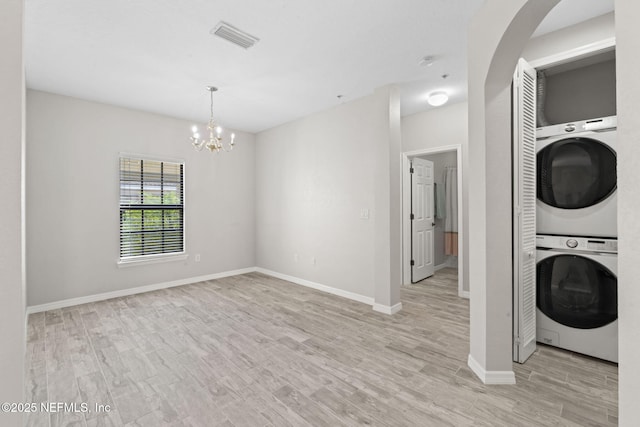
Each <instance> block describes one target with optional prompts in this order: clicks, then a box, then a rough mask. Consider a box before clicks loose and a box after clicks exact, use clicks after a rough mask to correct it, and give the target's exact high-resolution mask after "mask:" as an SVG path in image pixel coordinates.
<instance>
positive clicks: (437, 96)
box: [427, 90, 449, 107]
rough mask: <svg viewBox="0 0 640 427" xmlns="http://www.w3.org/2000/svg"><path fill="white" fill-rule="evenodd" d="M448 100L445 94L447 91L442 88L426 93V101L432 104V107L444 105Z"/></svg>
mask: <svg viewBox="0 0 640 427" xmlns="http://www.w3.org/2000/svg"><path fill="white" fill-rule="evenodd" d="M448 100H449V95H447V92H445V91H442V90H439V91H436V92H431V93H430V94H429V95H427V102H428V103H429V105H432V106H434V107H439V106H441V105H444V104H446V103H447V101H448Z"/></svg>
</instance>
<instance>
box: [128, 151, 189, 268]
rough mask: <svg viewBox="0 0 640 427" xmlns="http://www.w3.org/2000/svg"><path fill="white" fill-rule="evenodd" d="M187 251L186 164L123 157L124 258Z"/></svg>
mask: <svg viewBox="0 0 640 427" xmlns="http://www.w3.org/2000/svg"><path fill="white" fill-rule="evenodd" d="M183 251H184V164H183V163H172V162H166V161H158V160H145V159H139V158H129V157H120V259H125V258H131V257H139V256H145V255H159V254H171V253H179V252H183Z"/></svg>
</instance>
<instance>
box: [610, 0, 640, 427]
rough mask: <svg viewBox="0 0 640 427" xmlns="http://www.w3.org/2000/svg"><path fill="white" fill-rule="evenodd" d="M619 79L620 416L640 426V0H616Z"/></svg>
mask: <svg viewBox="0 0 640 427" xmlns="http://www.w3.org/2000/svg"><path fill="white" fill-rule="evenodd" d="M615 7H616V42H617V49H616V55H617V56H616V61H617V67H616V69H617V71H616V73H617V81H618V93H617V103H618V148H617V151H618V251H619V255H618V318H619V321H620V322H619V330H618V342H619V344H618V346H619V353H618V354H619V360H620V364H619V377H620V382H619V389H618V390H619V393H618V395H619V408H620V413H619V419H620V425H621V426H636V425H638V420H639V419H640V405H638V396H639V395H640V369H638V357H639V356H640V327H638V326H639V325H640V286H638V284H639V280H638V278H639V277H640V263H639V262H638V260H640V245H638V242H640V222H639V221H638V212H639V210H640V191H639V190H638V170H640V145H639V144H638V142H639V141H640V111H639V110H638V100H640V85H639V84H638V70H639V69H640V57H639V56H638V52H640V26H638V20H637V18H638V16H640V4H639V3H638V2H637V1H636V0H616V3H615Z"/></svg>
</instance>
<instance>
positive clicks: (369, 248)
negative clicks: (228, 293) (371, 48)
mask: <svg viewBox="0 0 640 427" xmlns="http://www.w3.org/2000/svg"><path fill="white" fill-rule="evenodd" d="M375 98H376V97H375V96H373V95H372V96H368V97H365V98H362V99H359V100H356V101H352V102H348V103H345V104H342V105H340V106H337V107H335V108H333V109H330V110H327V111H324V112H321V113H317V114H313V115H311V116H308V117H305V118H303V119H300V120H296V121H294V122H291V123H288V124H285V125H282V126H278V127H276V128H273V129H270V130H267V131H265V132H261V133H259V134H257V136H256V158H257V164H256V182H257V203H256V209H257V212H256V222H257V240H256V245H257V246H256V258H257V265H258V266H259V267H262V268H266V269H269V270H272V271H276V272H278V273H282V274H287V275H290V276H294V277H298V278H301V279H306V280H310V281H313V282H316V283H320V284H323V285H326V286H331V287H334V288H337V289H341V290H345V291H348V292H353V293H355V294H359V295H362V296H365V297H369V298H373V297H374V222H375V220H376V212H374V203H375V199H374V174H375V168H374V167H375V156H374V152H373V149H372V141H374V140H375V139H376V138H379V137H380V133H381V132H384V127H382V128H381V127H380V125H381V124H382V122H383V120H380V121H379V122H377V121H376V120H374V119H373V118H374V117H376V116H377V115H378V114H377V110H378V108H379V107H378V105H377V102H376V99H375ZM381 119H382V117H381ZM362 209H368V210H369V213H370V218H369V219H361V218H360V211H361V210H362ZM314 259H315V264H314V262H313V260H314Z"/></svg>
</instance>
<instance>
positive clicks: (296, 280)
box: [254, 267, 374, 305]
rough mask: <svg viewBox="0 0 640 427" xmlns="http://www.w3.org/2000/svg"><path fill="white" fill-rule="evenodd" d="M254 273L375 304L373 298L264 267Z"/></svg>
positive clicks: (257, 268)
mask: <svg viewBox="0 0 640 427" xmlns="http://www.w3.org/2000/svg"><path fill="white" fill-rule="evenodd" d="M254 271H257V272H258V273H262V274H266V275H267V276H273V277H277V278H278V279H282V280H286V281H288V282H292V283H295V284H297V285H302V286H306V287H307V288H312V289H315V290H318V291H322V292H326V293H328V294H332V295H337V296H339V297H343V298H348V299H350V300H354V301H358V302H361V303H364V304H368V305H373V304H374V300H373V298H371V297H367V296H364V295H360V294H356V293H355V292H349V291H345V290H342V289H338V288H333V287H331V286H327V285H323V284H320V283H316V282H312V281H310V280H306V279H301V278H299V277H294V276H289V275H288V274H282V273H278V272H277V271H272V270H267V269H266V268H262V267H256V268H255V270H254Z"/></svg>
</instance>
